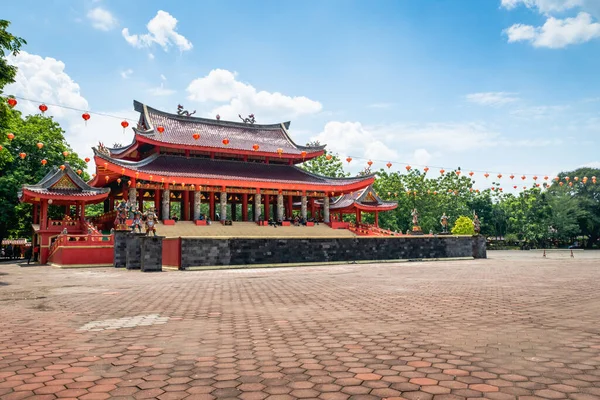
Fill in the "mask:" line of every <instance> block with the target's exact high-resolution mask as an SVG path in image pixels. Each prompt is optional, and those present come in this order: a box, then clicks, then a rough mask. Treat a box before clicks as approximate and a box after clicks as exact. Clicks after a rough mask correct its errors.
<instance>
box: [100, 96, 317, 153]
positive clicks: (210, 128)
mask: <svg viewBox="0 0 600 400" xmlns="http://www.w3.org/2000/svg"><path fill="white" fill-rule="evenodd" d="M134 108H135V110H136V111H138V112H140V113H141V116H142V118H141V119H140V126H138V128H136V129H135V128H134V131H135V133H136V135H138V136H139V137H145V138H148V139H152V140H154V141H157V142H160V143H164V145H165V146H166V147H168V146H169V145H179V146H181V145H183V146H189V147H190V148H192V149H193V148H212V149H217V150H219V149H221V150H224V149H228V150H239V151H252V150H253V148H252V146H253V145H254V144H258V145H259V146H260V148H259V150H258V151H259V152H262V153H272V154H273V155H277V150H278V149H282V150H283V154H287V155H292V156H296V157H298V156H299V155H301V153H302V152H303V151H305V152H306V153H307V156H309V155H310V154H314V153H319V154H320V153H322V151H323V149H324V148H325V146H324V145H323V146H318V147H307V146H301V145H298V144H296V143H294V142H293V141H292V139H291V138H290V137H289V135H288V133H287V129H288V128H289V125H290V123H289V122H285V123H280V124H271V125H261V124H246V123H243V122H233V121H222V120H213V119H207V118H198V117H188V116H183V115H177V114H170V113H166V112H164V111H160V110H156V109H154V108H151V107H148V106H147V105H144V104H142V103H140V102H138V101H134ZM158 126H162V127H163V128H164V132H163V133H159V132H158V131H157V130H156V128H157V127H158ZM194 133H198V134H200V138H199V139H198V140H195V139H194V138H193V137H192V135H193V134H194ZM223 139H229V144H228V145H227V146H225V145H224V144H223ZM132 145H133V143H132ZM132 145H129V146H124V147H120V148H115V149H110V152H111V155H118V154H121V153H123V152H124V151H126V150H127V149H128V148H129V147H130V146H132ZM319 154H316V155H319Z"/></svg>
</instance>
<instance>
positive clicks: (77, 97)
mask: <svg viewBox="0 0 600 400" xmlns="http://www.w3.org/2000/svg"><path fill="white" fill-rule="evenodd" d="M8 63H9V64H11V65H14V66H16V67H17V68H18V69H17V76H16V78H15V83H13V84H10V85H7V86H6V87H5V89H4V91H5V93H7V94H15V95H17V96H21V97H23V98H26V99H31V100H36V101H43V102H46V103H49V104H57V105H61V106H67V107H73V108H78V109H84V110H86V109H87V108H88V102H87V100H86V99H85V98H84V97H83V96H82V95H81V93H80V90H81V89H80V87H79V85H78V84H77V83H75V82H74V81H73V79H71V77H70V76H69V75H68V74H67V73H66V72H65V64H64V63H63V62H62V61H59V60H56V59H54V58H51V57H45V58H43V57H41V56H38V55H35V54H29V53H28V52H26V51H21V52H20V53H19V54H17V55H16V56H12V55H9V56H8ZM21 103H22V104H20V106H19V109H20V110H21V111H23V112H24V113H25V114H32V113H36V112H38V105H39V104H38V103H33V102H28V101H22V102H21ZM48 107H49V110H48V114H50V115H54V116H56V117H62V116H64V115H65V113H66V112H67V111H65V109H62V108H58V107H54V108H53V107H51V106H48Z"/></svg>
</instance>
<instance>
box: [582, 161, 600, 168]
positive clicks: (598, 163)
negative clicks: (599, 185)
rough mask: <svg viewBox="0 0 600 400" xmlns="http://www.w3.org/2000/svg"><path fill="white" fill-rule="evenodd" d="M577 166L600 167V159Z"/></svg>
mask: <svg viewBox="0 0 600 400" xmlns="http://www.w3.org/2000/svg"><path fill="white" fill-rule="evenodd" d="M577 168H600V161H592V162H589V163H586V164H583V165H580V166H579V167H577Z"/></svg>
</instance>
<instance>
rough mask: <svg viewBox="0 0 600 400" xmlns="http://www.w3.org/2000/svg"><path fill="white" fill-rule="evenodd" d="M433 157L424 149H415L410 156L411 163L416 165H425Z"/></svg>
mask: <svg viewBox="0 0 600 400" xmlns="http://www.w3.org/2000/svg"><path fill="white" fill-rule="evenodd" d="M432 157H433V156H432V155H431V154H429V152H428V151H427V150H425V149H416V150H415V151H414V152H413V155H412V161H413V162H414V163H415V164H417V165H427V164H429V162H430V161H431V158H432Z"/></svg>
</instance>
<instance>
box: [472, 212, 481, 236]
mask: <svg viewBox="0 0 600 400" xmlns="http://www.w3.org/2000/svg"><path fill="white" fill-rule="evenodd" d="M473 229H474V230H475V234H476V235H479V232H480V231H481V222H479V217H478V216H477V213H476V212H475V211H473Z"/></svg>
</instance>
